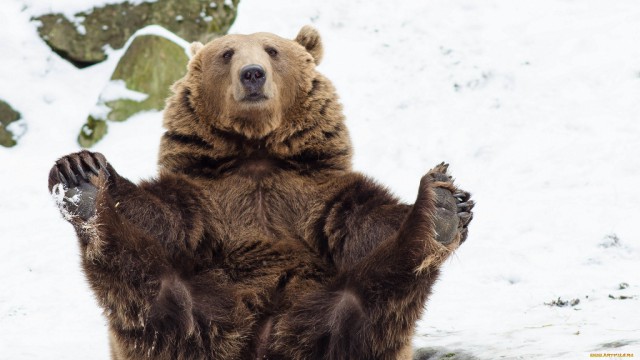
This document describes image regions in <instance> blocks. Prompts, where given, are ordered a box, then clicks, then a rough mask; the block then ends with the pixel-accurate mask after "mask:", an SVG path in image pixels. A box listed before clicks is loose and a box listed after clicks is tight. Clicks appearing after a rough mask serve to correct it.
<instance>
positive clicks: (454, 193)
mask: <svg viewBox="0 0 640 360" xmlns="http://www.w3.org/2000/svg"><path fill="white" fill-rule="evenodd" d="M448 170H449V164H446V163H444V162H443V163H440V164H438V165H437V166H436V167H434V168H433V169H431V170H430V171H429V172H428V173H427V175H428V176H429V177H430V178H431V180H432V181H433V186H434V191H435V195H436V218H435V224H434V225H435V228H436V240H437V241H438V242H440V243H441V244H444V245H448V244H450V243H452V242H453V241H455V240H456V237H457V236H460V243H463V242H464V241H465V240H466V239H467V235H468V232H469V231H468V226H469V223H471V220H472V219H473V212H472V210H473V207H474V206H475V202H474V201H473V200H471V194H470V193H469V192H467V191H464V190H461V189H458V188H457V187H456V185H454V180H453V178H452V177H451V175H449V173H448Z"/></svg>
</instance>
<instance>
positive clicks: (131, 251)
mask: <svg viewBox="0 0 640 360" xmlns="http://www.w3.org/2000/svg"><path fill="white" fill-rule="evenodd" d="M172 181H173V182H175V181H176V180H174V179H168V180H167V182H169V185H172V183H171V182H172ZM173 188H174V186H167V187H165V188H164V189H163V187H162V185H161V182H154V183H145V184H143V186H137V185H135V184H133V183H131V182H130V181H128V180H127V179H125V178H123V177H121V176H119V175H118V174H117V173H116V171H115V170H114V169H113V167H112V166H111V165H110V164H108V163H107V161H106V159H105V158H104V156H102V155H101V154H98V153H91V152H88V151H82V152H80V153H76V154H71V155H68V156H66V157H63V158H61V159H60V160H58V161H57V162H56V164H55V166H54V167H53V168H52V169H51V172H50V174H49V190H50V191H52V192H53V193H54V195H55V196H56V198H57V200H58V204H59V205H60V209H61V212H62V213H63V215H64V217H65V219H66V220H68V221H69V222H70V223H71V224H72V225H73V226H74V228H75V230H76V233H77V235H78V238H79V240H80V250H81V255H82V266H83V268H84V272H85V274H86V276H87V279H88V280H89V284H90V286H91V288H92V290H93V291H94V293H95V295H96V298H97V300H98V302H99V303H100V305H101V307H102V308H103V309H104V310H105V315H106V316H107V318H108V319H109V324H110V327H111V329H112V335H113V337H115V338H119V339H123V338H128V339H136V340H133V341H132V343H134V344H135V341H139V343H138V344H137V345H135V346H133V347H135V348H137V349H138V350H140V351H141V350H142V349H144V348H145V345H146V347H148V348H154V349H160V346H159V345H160V344H159V343H158V342H161V341H162V340H163V339H164V340H167V339H166V336H167V335H168V334H176V336H180V337H182V338H184V337H185V336H187V335H188V334H190V333H192V332H193V331H194V320H193V317H192V313H191V311H192V303H193V301H192V299H191V294H190V291H189V289H188V288H187V286H186V283H185V282H184V281H182V280H181V279H180V278H179V277H178V276H177V275H176V273H179V272H177V271H175V269H174V266H175V264H174V262H173V258H174V257H175V256H176V255H175V254H174V253H172V251H173V250H175V249H181V250H184V249H188V248H189V247H191V246H195V243H197V241H194V244H191V243H189V241H190V240H192V238H191V236H193V237H195V238H196V240H199V237H200V236H201V234H199V233H198V229H197V226H196V227H195V229H194V226H191V227H187V226H184V224H183V223H181V221H186V220H188V216H187V215H188V214H186V213H185V212H178V211H173V210H172V208H171V206H172V202H171V201H174V202H175V201H183V202H188V201H191V203H192V204H195V201H196V200H194V199H192V198H191V197H195V195H194V194H191V193H187V194H176V193H173V192H171V190H172V189H173ZM163 190H166V191H163ZM185 191H188V190H185ZM156 194H158V195H156ZM162 196H165V197H167V198H169V199H168V200H167V199H163V198H162ZM195 206H196V205H192V206H191V207H190V208H189V207H187V209H190V210H189V211H194V212H195V210H196V209H195ZM185 214H186V215H185ZM194 222H196V223H197V219H196V220H194ZM180 228H183V229H189V230H190V231H188V232H185V231H184V230H177V229H180ZM163 231H164V232H165V233H164V234H163V233H162V232H163ZM181 231H182V232H181ZM174 243H175V244H174ZM167 323H168V324H170V325H171V326H170V327H168V328H170V329H171V331H170V332H169V331H164V332H163V334H162V335H163V337H160V338H158V337H157V334H156V330H154V328H158V327H161V328H164V327H165V326H163V324H167ZM178 334H179V335H178ZM167 341H168V340H167ZM167 341H165V343H166V342H167Z"/></svg>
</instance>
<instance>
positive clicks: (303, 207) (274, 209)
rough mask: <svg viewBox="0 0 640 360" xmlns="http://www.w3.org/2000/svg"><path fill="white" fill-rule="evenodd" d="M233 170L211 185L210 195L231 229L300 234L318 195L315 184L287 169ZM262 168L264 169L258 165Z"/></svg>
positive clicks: (284, 235) (233, 231) (239, 232)
mask: <svg viewBox="0 0 640 360" xmlns="http://www.w3.org/2000/svg"><path fill="white" fill-rule="evenodd" d="M251 170H252V172H251V175H250V176H247V174H245V173H244V172H243V171H238V172H234V173H232V174H229V175H228V176H226V177H224V178H222V179H220V180H218V181H217V182H216V184H215V186H212V188H211V199H212V201H213V202H214V204H215V206H214V209H216V210H217V211H216V212H217V213H218V214H215V215H216V216H218V217H219V219H221V220H222V221H223V222H224V223H225V224H226V227H227V228H228V231H229V233H232V234H233V233H235V234H238V236H240V235H242V234H247V233H250V234H254V233H256V232H258V233H260V234H263V235H267V236H269V237H278V238H280V237H287V238H292V237H293V238H296V237H300V236H301V235H302V233H303V232H304V231H303V229H302V228H301V224H302V223H304V222H305V221H304V220H305V219H304V218H305V214H308V212H309V208H310V207H311V206H312V204H313V202H314V199H315V198H317V197H316V196H315V194H316V189H315V186H314V185H313V184H312V183H310V182H307V181H305V180H304V179H303V178H300V177H297V176H293V175H291V174H288V173H277V172H274V173H265V174H261V175H260V176H255V170H256V169H251ZM257 170H258V171H262V170H263V169H257Z"/></svg>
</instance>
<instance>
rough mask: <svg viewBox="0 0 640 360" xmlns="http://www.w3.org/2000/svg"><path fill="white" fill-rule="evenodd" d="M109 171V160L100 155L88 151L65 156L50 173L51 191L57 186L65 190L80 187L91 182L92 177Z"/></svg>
mask: <svg viewBox="0 0 640 360" xmlns="http://www.w3.org/2000/svg"><path fill="white" fill-rule="evenodd" d="M100 171H104V172H105V174H106V175H107V176H109V171H108V170H107V159H106V158H105V157H104V155H102V154H100V153H92V152H90V151H87V150H83V151H81V152H78V153H75V154H71V155H67V156H64V157H62V158H60V159H59V160H58V161H56V164H55V165H54V166H53V167H52V168H51V171H50V172H49V191H51V189H53V186H55V185H56V184H62V185H63V186H64V188H65V189H69V188H73V187H78V186H80V184H81V182H89V177H90V175H95V176H99V175H100Z"/></svg>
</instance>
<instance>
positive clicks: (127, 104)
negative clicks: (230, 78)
mask: <svg viewBox="0 0 640 360" xmlns="http://www.w3.org/2000/svg"><path fill="white" fill-rule="evenodd" d="M183 45H186V42H185V44H183ZM183 45H179V44H177V43H175V42H173V41H172V40H169V39H168V38H166V37H162V36H159V35H140V36H137V37H136V38H135V39H134V40H133V41H132V42H131V45H129V47H128V48H127V50H126V51H125V53H124V55H123V56H122V58H121V59H120V61H119V62H118V65H117V66H116V69H115V71H114V72H113V75H112V76H111V81H110V82H109V83H108V84H107V86H106V87H105V88H104V90H103V91H102V93H101V94H100V98H99V99H98V104H97V108H96V111H94V112H93V113H92V114H91V115H90V116H89V117H88V119H87V123H86V124H84V125H83V126H82V129H81V131H80V135H79V136H78V142H79V143H80V145H81V146H83V147H90V146H92V145H93V144H95V143H96V142H98V141H99V140H100V139H102V137H104V136H105V135H106V133H107V121H124V120H126V119H128V118H129V117H131V116H132V115H134V114H136V113H139V112H141V111H147V110H162V109H163V108H164V102H165V99H166V98H167V97H168V96H169V94H170V87H171V85H172V84H173V83H174V82H176V81H177V80H178V79H180V78H181V77H182V76H184V74H185V72H186V68H187V63H188V62H189V58H188V56H187V53H186V52H185V47H184V46H183Z"/></svg>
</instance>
